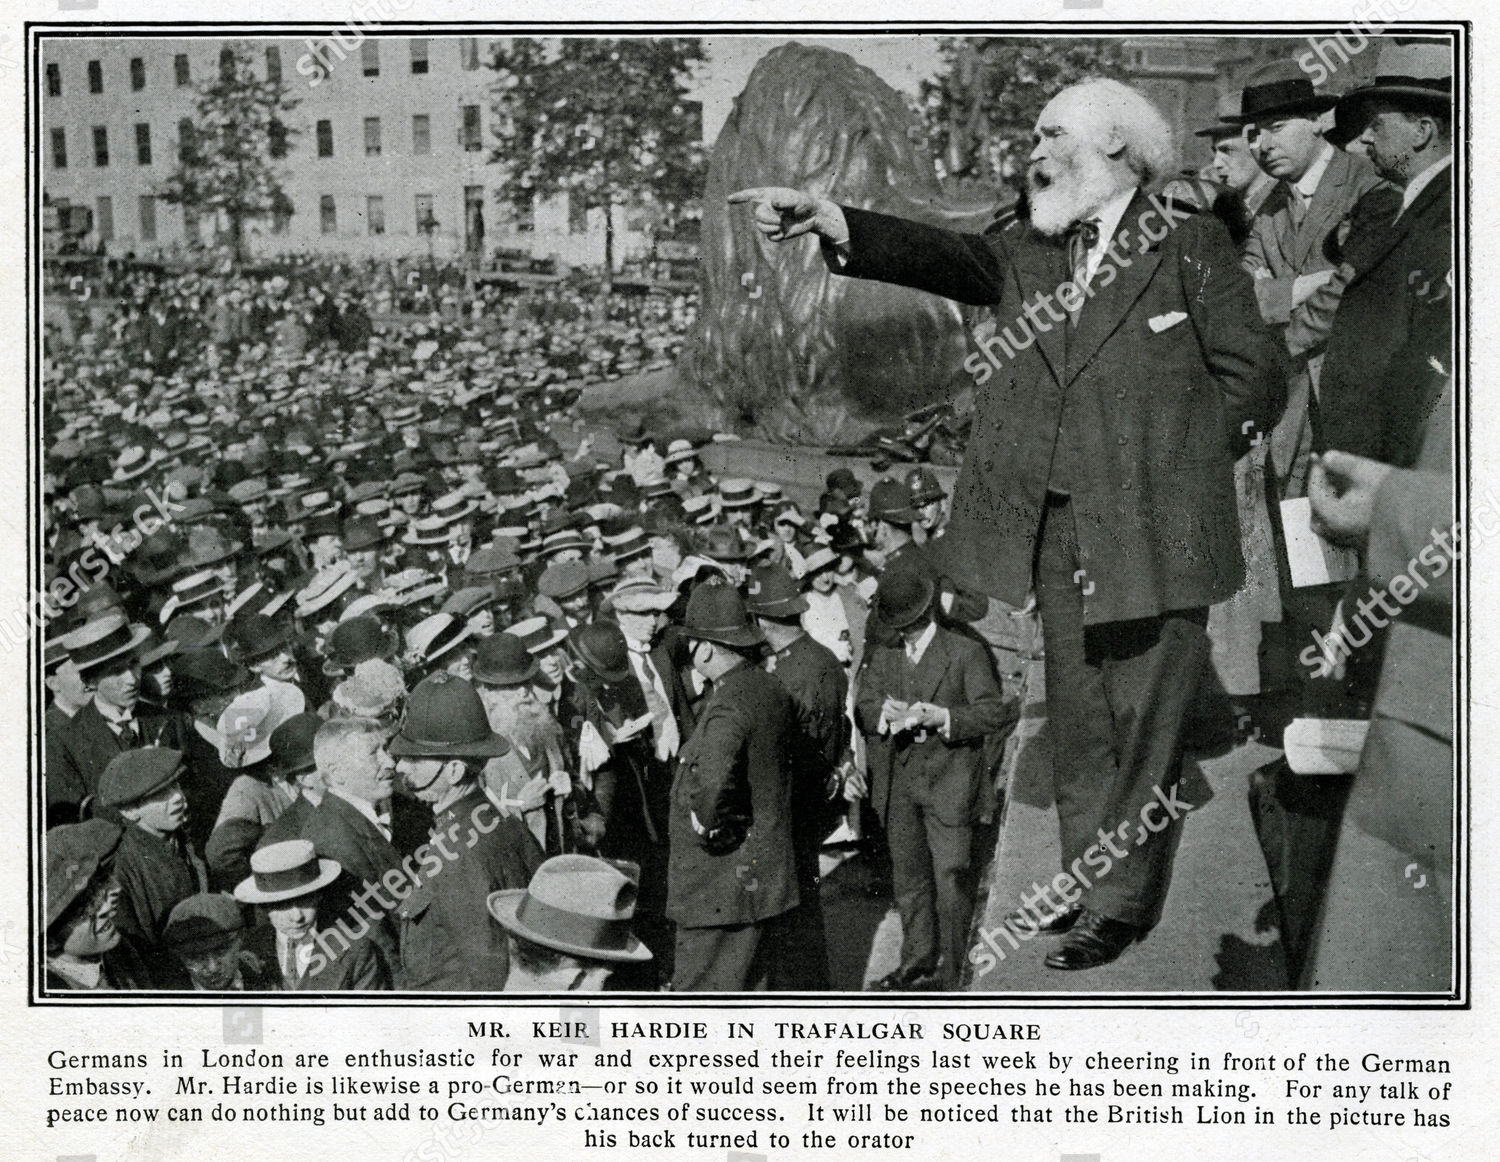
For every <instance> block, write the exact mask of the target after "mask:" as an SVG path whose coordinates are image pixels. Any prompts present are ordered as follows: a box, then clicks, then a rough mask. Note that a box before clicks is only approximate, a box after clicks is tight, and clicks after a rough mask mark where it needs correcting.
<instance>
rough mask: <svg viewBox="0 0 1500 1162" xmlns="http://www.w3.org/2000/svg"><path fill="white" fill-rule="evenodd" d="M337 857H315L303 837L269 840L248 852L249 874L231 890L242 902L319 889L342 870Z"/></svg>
mask: <svg viewBox="0 0 1500 1162" xmlns="http://www.w3.org/2000/svg"><path fill="white" fill-rule="evenodd" d="M343 870H344V869H343V868H342V867H340V866H339V863H338V861H337V860H333V859H319V858H318V853H317V850H316V849H315V848H314V847H313V845H312V842H311V841H310V840H307V839H287V840H283V841H282V842H281V843H270V844H267V845H266V846H265V847H262V848H260V849H259V850H257V851H253V852H251V853H250V874H249V876H247V877H246V878H245V879H242V880H241V881H240V882H239V884H238V885H237V886H236V887H235V889H234V898H235V899H236V900H238V901H239V902H240V903H242V904H278V903H281V902H282V901H285V900H295V899H298V898H299V897H301V896H308V895H311V894H312V893H313V892H317V891H321V890H322V889H324V888H326V887H327V886H328V885H329V884H331V883H333V881H334V880H336V879H338V878H339V875H340V874H341V873H342V872H343Z"/></svg>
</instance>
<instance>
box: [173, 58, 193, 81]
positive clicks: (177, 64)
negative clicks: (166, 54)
mask: <svg viewBox="0 0 1500 1162" xmlns="http://www.w3.org/2000/svg"><path fill="white" fill-rule="evenodd" d="M172 69H173V71H174V72H175V73H176V74H177V87H178V88H179V89H181V88H183V87H184V86H185V85H191V84H192V83H193V70H192V68H191V67H190V66H189V65H188V58H187V53H185V52H180V53H178V54H177V55H176V56H175V57H173V58H172Z"/></svg>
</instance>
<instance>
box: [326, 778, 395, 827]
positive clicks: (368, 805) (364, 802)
mask: <svg viewBox="0 0 1500 1162" xmlns="http://www.w3.org/2000/svg"><path fill="white" fill-rule="evenodd" d="M328 793H329V794H330V795H337V796H338V797H339V798H340V799H342V800H343V801H344V802H345V803H348V804H349V806H351V807H353V808H354V809H355V810H356V811H358V812H359V813H360V814H361V815H363V816H364V817H365V818H366V819H368V820H369V821H370V822H371V823H373V824H375V827H376V829H377V830H378V831H379V832H380V833H381V834H382V835H384V836H385V837H386V839H390V837H391V813H390V808H389V806H387V808H386V813H385V816H384V817H383V818H382V816H381V815H380V813H379V812H378V811H376V810H375V804H374V803H372V802H370V801H369V800H368V799H361V798H360V797H359V796H358V795H350V794H346V793H345V792H344V791H343V790H342V789H341V788H339V787H329V788H328Z"/></svg>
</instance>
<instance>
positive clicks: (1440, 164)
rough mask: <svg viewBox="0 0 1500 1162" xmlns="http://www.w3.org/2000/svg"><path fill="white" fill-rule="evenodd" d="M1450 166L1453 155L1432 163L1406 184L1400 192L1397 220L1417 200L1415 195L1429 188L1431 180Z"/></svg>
mask: <svg viewBox="0 0 1500 1162" xmlns="http://www.w3.org/2000/svg"><path fill="white" fill-rule="evenodd" d="M1452 164H1453V155H1452V154H1451V153H1450V154H1449V155H1448V156H1447V157H1445V158H1443V160H1442V161H1435V162H1433V163H1432V164H1431V165H1429V166H1428V167H1427V168H1426V169H1424V170H1423V171H1422V172H1421V173H1419V174H1418V175H1417V176H1416V177H1414V178H1412V179H1411V181H1409V182H1407V183H1406V189H1404V190H1403V191H1402V192H1401V209H1400V211H1399V212H1398V213H1397V214H1396V217H1398V218H1399V217H1401V215H1402V214H1404V213H1406V211H1407V208H1408V207H1410V205H1411V204H1412V203H1413V202H1415V201H1416V200H1417V195H1418V194H1420V193H1421V192H1422V191H1423V190H1425V189H1426V188H1427V187H1428V186H1430V185H1431V184H1432V181H1433V179H1434V178H1436V177H1437V176H1438V174H1440V173H1442V172H1443V170H1445V169H1447V168H1448V167H1449V166H1450V165H1452Z"/></svg>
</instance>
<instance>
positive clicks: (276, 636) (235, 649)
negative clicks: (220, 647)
mask: <svg viewBox="0 0 1500 1162" xmlns="http://www.w3.org/2000/svg"><path fill="white" fill-rule="evenodd" d="M291 640H292V630H291V627H290V626H288V625H286V624H285V623H284V622H279V621H275V620H273V619H272V618H269V617H267V616H266V615H265V614H263V613H248V614H245V615H243V616H241V617H237V618H235V619H234V620H233V621H231V622H230V623H229V627H228V629H226V630H225V632H224V642H225V645H226V646H227V647H228V649H229V656H230V657H231V658H232V659H233V660H234V661H236V662H239V663H240V665H242V666H248V665H250V664H251V663H252V662H258V661H261V660H263V659H265V658H269V657H271V656H272V655H273V654H276V653H278V652H279V651H280V650H282V649H284V648H285V647H286V644H287V643H288V642H289V641H291Z"/></svg>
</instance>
